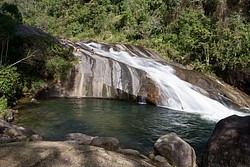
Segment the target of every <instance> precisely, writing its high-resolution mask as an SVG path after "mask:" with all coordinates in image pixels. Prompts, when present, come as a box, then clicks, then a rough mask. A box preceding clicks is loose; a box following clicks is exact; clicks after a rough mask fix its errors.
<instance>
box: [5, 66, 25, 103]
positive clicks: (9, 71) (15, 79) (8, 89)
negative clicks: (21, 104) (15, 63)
mask: <svg viewBox="0 0 250 167" xmlns="http://www.w3.org/2000/svg"><path fill="white" fill-rule="evenodd" d="M19 79H20V74H19V73H17V71H16V68H15V67H11V68H9V67H1V69H0V96H1V97H2V96H5V97H6V98H7V99H8V100H15V95H16V93H17V92H18V91H19V90H20V88H21V85H20V80H19Z"/></svg>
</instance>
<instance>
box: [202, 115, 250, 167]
mask: <svg viewBox="0 0 250 167" xmlns="http://www.w3.org/2000/svg"><path fill="white" fill-rule="evenodd" d="M249 165H250V116H246V117H239V116H236V115H233V116H230V117H227V118H225V119H223V120H221V121H219V122H218V123H217V124H216V126H215V129H214V131H213V134H212V136H211V137H210V139H209V141H208V144H207V148H206V150H205V152H204V154H203V156H202V166H204V167H213V166H216V167H225V166H227V167H231V166H232V167H234V166H242V167H243V166H244V167H245V166H249Z"/></svg>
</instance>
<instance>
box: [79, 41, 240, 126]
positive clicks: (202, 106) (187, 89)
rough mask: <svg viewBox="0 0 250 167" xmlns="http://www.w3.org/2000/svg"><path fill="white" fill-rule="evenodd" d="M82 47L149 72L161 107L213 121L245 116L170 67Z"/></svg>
mask: <svg viewBox="0 0 250 167" xmlns="http://www.w3.org/2000/svg"><path fill="white" fill-rule="evenodd" d="M79 44H80V45H82V46H83V45H85V46H86V47H89V49H90V50H92V51H94V53H95V54H96V55H98V56H102V57H108V58H111V59H113V60H115V61H117V62H121V63H124V64H126V65H127V66H130V67H133V68H136V69H140V70H142V71H144V72H146V73H147V75H148V76H149V77H150V78H151V79H152V80H153V81H154V82H155V84H156V85H157V86H158V87H159V88H160V92H161V96H160V98H159V100H158V106H161V107H166V108H170V109H174V110H178V111H185V112H192V113H198V114H201V116H202V117H204V118H206V119H210V120H214V121H218V120H220V119H222V118H225V117H227V116H230V115H233V114H237V115H245V114H244V113H242V112H239V111H235V110H233V109H230V108H227V107H226V106H224V105H223V104H221V103H220V102H218V101H216V100H213V99H211V98H209V97H207V96H205V95H203V94H201V93H199V92H197V91H196V90H195V86H193V85H192V84H190V83H188V82H186V81H183V80H181V79H180V78H178V77H177V76H176V75H175V74H174V73H175V71H174V69H173V68H172V67H170V66H166V65H162V64H160V63H158V62H156V61H154V60H151V59H146V58H141V57H133V56H132V55H131V54H129V53H128V52H126V51H123V50H122V51H115V50H114V49H113V48H110V49H109V51H105V50H103V49H102V48H101V46H102V45H101V44H97V43H93V42H92V43H79Z"/></svg>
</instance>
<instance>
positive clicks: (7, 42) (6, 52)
mask: <svg viewBox="0 0 250 167" xmlns="http://www.w3.org/2000/svg"><path fill="white" fill-rule="evenodd" d="M9 41H10V37H9V36H8V37H7V41H6V50H5V57H4V61H5V62H6V58H7V56H8V51H9Z"/></svg>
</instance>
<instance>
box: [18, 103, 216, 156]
mask: <svg viewBox="0 0 250 167" xmlns="http://www.w3.org/2000/svg"><path fill="white" fill-rule="evenodd" d="M15 118H16V119H15V124H17V125H20V126H23V127H25V128H28V129H31V130H33V131H34V132H36V133H38V134H40V135H42V136H43V137H44V138H45V140H64V139H65V135H66V134H68V133H84V134H88V135H91V136H109V137H115V138H117V139H119V141H120V143H121V145H122V147H125V148H133V149H137V150H139V151H141V153H144V154H147V153H148V152H149V151H152V150H153V145H154V143H155V141H156V140H157V139H158V138H159V137H160V136H162V135H165V134H167V133H170V132H175V133H177V134H178V135H179V136H180V137H181V138H182V139H184V140H185V141H186V142H188V143H189V144H190V145H191V146H193V147H194V149H195V151H196V154H197V156H198V157H199V156H200V153H201V151H202V149H203V147H204V146H205V143H206V142H207V140H208V138H209V136H210V135H211V134H212V131H213V128H214V125H215V122H213V121H209V120H205V119H202V118H201V116H200V115H196V114H192V113H185V112H179V111H173V110H169V109H166V108H160V107H156V106H153V105H139V104H136V103H134V102H125V101H116V100H103V99H63V98H55V99H47V100H40V103H39V104H25V105H21V106H19V114H18V115H17V116H16V117H15Z"/></svg>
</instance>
